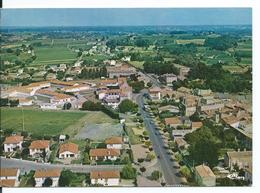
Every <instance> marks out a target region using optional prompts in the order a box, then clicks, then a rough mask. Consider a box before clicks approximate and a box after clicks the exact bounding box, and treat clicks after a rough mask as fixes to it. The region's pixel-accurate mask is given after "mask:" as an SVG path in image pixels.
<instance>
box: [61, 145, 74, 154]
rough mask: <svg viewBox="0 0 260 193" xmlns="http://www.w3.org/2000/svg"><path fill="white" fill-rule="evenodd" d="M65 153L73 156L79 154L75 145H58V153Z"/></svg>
mask: <svg viewBox="0 0 260 193" xmlns="http://www.w3.org/2000/svg"><path fill="white" fill-rule="evenodd" d="M65 151H69V152H72V153H74V154H77V153H78V152H79V146H78V145H77V144H75V143H64V144H61V145H60V150H59V153H60V154H61V153H63V152H65Z"/></svg>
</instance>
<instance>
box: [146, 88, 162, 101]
mask: <svg viewBox="0 0 260 193" xmlns="http://www.w3.org/2000/svg"><path fill="white" fill-rule="evenodd" d="M149 96H150V98H151V99H152V100H155V101H156V100H161V88H159V87H153V88H150V89H149Z"/></svg>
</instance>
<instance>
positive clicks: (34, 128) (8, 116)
mask: <svg viewBox="0 0 260 193" xmlns="http://www.w3.org/2000/svg"><path fill="white" fill-rule="evenodd" d="M23 112H24V129H25V130H26V131H28V132H31V133H35V134H39V135H44V134H45V135H46V134H48V135H57V134H60V133H62V131H63V130H64V128H66V127H68V126H70V125H73V124H74V123H75V122H77V121H78V120H79V119H80V118H82V117H84V116H85V115H86V112H64V111H63V112H61V111H41V110H33V109H24V110H23ZM22 115H23V114H22V109H21V108H10V109H9V108H1V127H2V128H3V129H14V130H16V131H21V130H22V127H23V126H22V125H23V124H22V122H23V116H22Z"/></svg>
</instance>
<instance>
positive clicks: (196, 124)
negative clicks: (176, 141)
mask: <svg viewBox="0 0 260 193" xmlns="http://www.w3.org/2000/svg"><path fill="white" fill-rule="evenodd" d="M202 126H203V123H202V122H201V121H196V122H191V129H192V130H196V129H199V128H201V127H202Z"/></svg>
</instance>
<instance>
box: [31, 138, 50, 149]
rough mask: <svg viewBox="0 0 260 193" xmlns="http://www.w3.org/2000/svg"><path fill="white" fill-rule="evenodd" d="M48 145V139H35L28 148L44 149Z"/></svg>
mask: <svg viewBox="0 0 260 193" xmlns="http://www.w3.org/2000/svg"><path fill="white" fill-rule="evenodd" d="M49 146H50V141H48V140H36V141H33V142H32V143H31V145H30V147H29V149H45V148H47V147H49Z"/></svg>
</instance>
